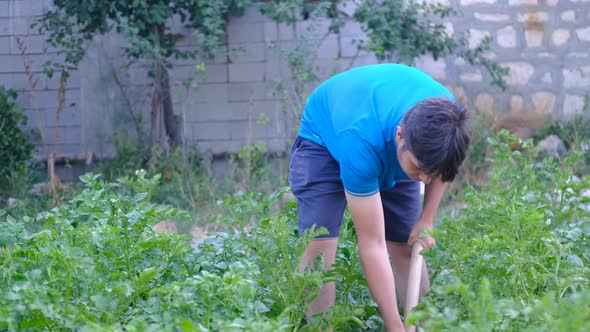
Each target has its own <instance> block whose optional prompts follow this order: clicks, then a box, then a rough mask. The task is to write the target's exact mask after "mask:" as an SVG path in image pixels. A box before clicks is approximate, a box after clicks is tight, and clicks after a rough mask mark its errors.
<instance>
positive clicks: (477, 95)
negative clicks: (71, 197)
mask: <svg viewBox="0 0 590 332" xmlns="http://www.w3.org/2000/svg"><path fill="white" fill-rule="evenodd" d="M426 1H437V0H426ZM49 3H50V1H48V0H43V1H41V0H0V84H3V85H5V86H7V87H8V88H13V89H16V90H19V91H20V92H21V93H20V97H19V100H18V101H19V103H20V104H21V105H22V106H23V107H25V108H26V109H27V114H28V115H29V117H30V126H31V127H32V128H33V129H35V128H41V129H42V132H43V136H44V139H45V143H46V146H48V148H50V149H56V150H57V151H58V154H60V155H64V156H70V157H72V156H83V155H85V154H86V153H87V152H92V153H95V154H97V155H98V156H109V155H112V154H113V153H114V149H113V145H112V138H113V137H114V135H115V134H116V131H115V130H114V128H121V127H120V125H121V124H122V125H123V126H128V127H130V126H131V122H129V119H131V118H134V117H137V116H138V115H139V114H143V118H144V119H148V118H149V116H148V114H149V90H150V87H149V84H148V83H146V82H148V80H147V79H146V76H145V74H146V70H145V68H142V67H141V66H136V67H132V68H131V69H129V70H127V69H123V64H124V59H123V58H122V56H121V52H120V50H121V45H123V41H122V40H121V38H118V37H117V36H114V35H109V36H104V37H101V38H97V39H96V41H95V42H94V43H92V44H91V45H89V47H88V54H87V57H86V58H85V59H84V61H83V63H82V64H81V66H80V70H79V71H78V72H75V73H73V77H72V79H71V80H70V81H69V83H68V85H67V89H66V107H65V109H64V111H63V113H62V114H60V116H59V119H58V118H57V116H56V114H55V113H56V112H55V111H56V108H57V92H58V82H57V81H56V80H55V79H48V78H47V77H45V76H44V75H43V74H42V73H41V71H42V64H43V63H44V62H45V61H46V60H48V59H51V58H52V57H54V56H55V50H53V49H51V48H49V47H48V46H47V45H46V43H45V42H44V38H43V36H40V35H38V34H37V33H36V31H35V30H34V29H31V28H30V27H29V25H30V23H32V22H33V21H34V19H35V17H36V16H38V15H40V14H41V13H42V12H43V10H44V8H46V7H47V6H48V5H49ZM450 4H451V5H452V6H453V7H454V8H457V9H459V10H460V11H461V12H462V15H460V16H459V17H456V18H453V19H450V20H449V21H447V22H445V24H446V26H447V28H448V29H449V31H454V32H462V31H466V30H469V31H470V33H471V40H470V43H471V44H472V45H475V44H476V43H477V42H478V41H479V40H480V39H481V38H483V37H484V36H491V37H492V38H493V42H492V51H491V52H489V54H488V56H489V57H490V58H492V59H494V60H495V61H497V62H498V63H500V64H502V65H504V66H507V67H509V68H510V69H511V74H510V77H509V78H508V83H509V88H508V90H507V91H501V90H500V89H498V88H496V87H492V86H491V85H490V78H489V77H488V75H487V73H485V71H482V70H481V69H480V68H477V67H473V66H470V65H468V64H466V63H465V62H464V61H463V60H461V59H457V58H453V57H448V58H446V59H441V60H438V61H434V60H433V59H431V58H430V57H423V58H420V59H418V61H417V63H416V65H417V66H418V67H419V68H421V69H423V70H425V71H426V72H428V73H429V74H431V75H432V76H433V77H434V78H436V79H438V80H440V81H441V82H442V83H443V84H445V85H447V86H448V87H449V88H451V90H453V91H454V92H455V94H456V95H457V96H458V97H459V98H460V99H461V100H462V101H463V102H464V104H465V105H466V106H467V107H468V108H471V109H474V110H479V111H485V110H494V111H495V112H536V113H542V114H553V115H555V116H557V117H567V116H571V115H572V114H574V113H576V112H588V108H586V109H584V105H585V98H586V97H587V96H589V95H590V0H450ZM343 11H344V12H347V13H352V12H354V7H353V6H352V5H351V4H349V5H347V6H346V7H344V8H343ZM315 23H316V24H317V25H318V27H319V32H320V33H321V32H322V31H324V30H326V29H327V24H326V22H315ZM310 24H312V23H311V22H308V21H303V22H300V23H299V24H297V25H296V26H294V27H289V26H285V25H281V24H276V23H274V22H272V21H271V20H269V19H268V18H266V17H264V16H262V15H261V14H260V13H258V12H257V11H256V10H248V11H247V12H246V14H245V15H244V16H241V17H231V18H230V20H229V24H228V28H227V33H228V34H227V43H228V45H227V46H228V49H229V50H234V49H239V50H240V51H238V52H236V51H229V52H225V53H222V54H220V55H219V56H217V57H216V58H215V59H214V60H213V61H211V62H209V63H207V64H206V66H205V67H206V72H205V74H200V73H199V71H197V70H196V69H195V63H191V62H187V61H179V62H177V63H176V65H175V67H174V69H173V70H172V71H171V78H172V81H173V99H174V106H175V110H176V111H177V112H178V113H182V115H183V117H184V119H185V121H184V135H185V138H186V140H187V142H189V144H192V143H197V144H198V146H199V148H201V149H202V150H208V151H211V152H212V153H214V154H219V153H225V152H237V151H238V150H239V148H240V147H242V146H244V145H245V144H247V143H253V142H256V141H258V140H261V141H264V142H266V143H267V144H268V146H269V149H270V150H271V151H285V150H286V149H287V148H288V146H289V142H288V141H287V140H286V138H287V137H289V135H290V134H291V133H292V131H293V130H294V129H295V127H296V122H295V121H292V120H290V119H289V118H290V117H289V114H290V113H289V112H287V113H285V112H284V110H285V106H286V105H285V102H284V101H283V100H281V99H280V98H279V97H278V96H276V95H273V93H272V91H273V90H275V88H276V86H277V83H278V82H283V83H288V81H289V77H290V75H289V69H288V67H287V65H286V62H285V60H284V58H283V57H281V55H280V54H279V53H278V52H277V50H276V49H275V48H272V47H269V43H278V44H279V45H280V46H281V47H285V48H289V47H293V46H294V45H295V43H296V40H297V39H298V38H300V37H301V36H302V35H303V34H305V33H306V29H307V28H308V27H309V25H310ZM176 29H182V28H179V27H176ZM362 36H363V34H362V29H361V28H360V26H358V25H357V24H354V23H352V22H351V23H349V24H347V25H346V26H345V27H344V28H343V29H342V31H341V33H340V34H338V35H330V36H328V37H327V38H326V39H324V40H323V43H322V44H321V45H319V46H318V47H317V54H316V55H317V58H316V59H315V65H317V66H318V70H319V73H320V76H321V77H322V78H326V77H328V76H329V75H330V74H332V73H335V72H338V71H342V70H345V69H347V68H350V67H354V66H359V65H364V64H371V63H376V62H377V60H376V59H375V58H374V57H373V56H371V55H368V54H363V53H360V54H357V51H356V48H355V46H354V45H353V44H352V41H353V40H354V39H359V38H362ZM17 40H22V41H23V43H24V45H26V48H27V49H26V50H25V51H24V52H23V50H22V49H21V48H19V44H18V43H17ZM183 46H185V47H191V43H190V41H189V40H187V41H185V45H183ZM25 63H29V65H30V73H31V75H32V80H29V79H28V78H27V75H26V73H25V66H24V64H25ZM186 79H194V80H195V82H197V84H196V87H195V88H190V89H186V88H184V87H183V85H182V84H181V83H182V82H183V81H185V80H186ZM31 82H36V83H35V84H36V85H35V90H34V91H33V93H31ZM292 111H293V110H292V109H291V111H290V112H292ZM261 114H263V115H264V118H266V119H267V120H268V121H266V122H265V123H259V121H257V119H259V118H260V116H261ZM37 131H38V130H37ZM36 143H37V144H38V146H42V144H41V141H40V139H39V135H37V141H36ZM41 154H42V153H41Z"/></svg>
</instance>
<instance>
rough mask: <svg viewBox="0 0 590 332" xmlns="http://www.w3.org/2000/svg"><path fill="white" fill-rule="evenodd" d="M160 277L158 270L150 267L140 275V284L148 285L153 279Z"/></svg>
mask: <svg viewBox="0 0 590 332" xmlns="http://www.w3.org/2000/svg"><path fill="white" fill-rule="evenodd" d="M157 275H158V269H157V268H155V267H148V268H147V269H145V270H143V271H141V273H140V274H139V278H138V280H139V282H140V283H141V284H147V283H148V282H150V281H151V280H152V279H154V278H155V277H156V276H157Z"/></svg>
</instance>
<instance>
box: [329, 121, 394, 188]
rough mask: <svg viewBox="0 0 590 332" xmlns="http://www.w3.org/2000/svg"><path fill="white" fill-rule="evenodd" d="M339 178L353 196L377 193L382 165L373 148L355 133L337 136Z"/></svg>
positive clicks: (345, 132)
mask: <svg viewBox="0 0 590 332" xmlns="http://www.w3.org/2000/svg"><path fill="white" fill-rule="evenodd" d="M338 142H339V149H340V151H339V155H340V158H339V159H340V160H339V163H340V177H341V179H342V183H343V185H344V189H345V190H346V191H347V192H348V193H349V194H351V195H353V196H361V197H362V196H371V195H373V194H375V193H377V192H378V191H379V175H380V174H381V173H382V169H383V164H382V162H381V160H380V159H379V156H378V154H377V152H376V151H375V149H374V147H373V146H372V145H371V144H369V143H368V142H367V141H366V140H365V139H364V138H363V137H361V136H360V135H359V134H358V133H356V132H355V131H351V130H347V131H344V132H342V133H340V134H339V135H338Z"/></svg>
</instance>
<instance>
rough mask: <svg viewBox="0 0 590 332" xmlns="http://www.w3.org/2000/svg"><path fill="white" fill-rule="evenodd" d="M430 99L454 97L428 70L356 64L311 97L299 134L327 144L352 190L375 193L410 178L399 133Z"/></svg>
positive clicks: (359, 193)
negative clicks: (399, 146)
mask: <svg viewBox="0 0 590 332" xmlns="http://www.w3.org/2000/svg"><path fill="white" fill-rule="evenodd" d="M430 97H444V98H449V99H450V100H453V101H454V100H455V99H454V97H453V95H452V94H451V93H450V92H449V91H448V90H447V89H446V88H445V87H444V86H442V85H441V84H440V83H438V82H436V81H435V80H434V79H432V78H431V77H430V76H428V75H427V74H426V73H424V72H422V71H420V70H418V69H416V68H412V67H408V66H404V65H399V64H378V65H370V66H363V67H357V68H354V69H351V70H348V71H346V72H343V73H340V74H338V75H335V76H333V77H332V78H330V79H328V80H326V81H325V82H323V83H322V84H320V85H319V86H318V87H317V88H316V89H315V90H314V92H313V93H312V94H311V96H310V97H309V98H308V99H307V103H306V107H305V111H304V112H303V117H302V119H301V127H300V130H299V136H301V137H303V138H306V139H308V140H311V141H313V142H315V143H317V144H320V145H323V146H325V147H326V148H327V149H328V151H330V153H331V154H332V156H333V157H334V159H336V161H338V163H339V164H340V176H341V178H342V182H343V184H344V188H345V189H346V191H347V192H349V193H350V194H352V195H355V196H370V195H373V194H375V193H376V192H378V191H379V190H382V189H390V188H392V187H393V186H394V185H395V183H396V181H398V180H403V179H408V176H407V175H406V174H405V173H404V172H403V170H402V169H401V167H400V164H399V161H398V159H397V153H396V150H397V148H396V144H395V133H396V128H397V126H398V125H399V123H400V122H401V120H402V117H403V116H404V114H405V113H406V112H407V111H408V110H409V109H411V108H412V107H413V106H414V105H416V104H417V103H419V102H420V101H422V100H424V99H426V98H430Z"/></svg>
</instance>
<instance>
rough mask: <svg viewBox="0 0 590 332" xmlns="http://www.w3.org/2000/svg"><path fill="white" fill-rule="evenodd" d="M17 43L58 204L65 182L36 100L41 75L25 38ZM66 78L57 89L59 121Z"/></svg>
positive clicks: (57, 138) (51, 186)
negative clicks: (58, 171)
mask: <svg viewBox="0 0 590 332" xmlns="http://www.w3.org/2000/svg"><path fill="white" fill-rule="evenodd" d="M16 44H17V47H18V49H19V52H20V55H21V58H22V59H23V65H24V69H25V74H26V76H27V81H28V82H29V97H30V99H31V105H32V106H33V109H34V110H35V114H36V115H37V116H36V120H37V121H36V122H37V129H38V131H39V136H40V137H41V144H42V146H43V150H44V152H45V153H47V154H48V155H47V173H48V176H49V191H50V193H51V196H52V198H53V202H54V204H56V203H57V202H56V197H57V194H58V192H60V191H63V184H62V183H61V180H60V179H59V177H58V176H57V175H56V174H55V159H56V158H57V153H56V151H55V150H54V151H52V152H49V151H48V150H49V149H48V148H47V141H46V139H45V131H44V130H43V126H42V114H41V110H40V109H39V106H38V105H37V101H36V98H35V97H36V95H35V92H36V89H37V84H38V83H39V77H35V75H34V73H33V72H32V70H31V60H30V59H29V57H28V56H27V50H28V47H27V45H26V44H25V42H24V40H23V39H22V38H20V37H16ZM65 91H66V89H65V79H64V77H63V75H62V76H61V78H60V81H59V88H58V91H57V101H58V107H57V111H56V114H55V115H56V116H55V117H56V121H57V123H59V120H60V115H61V113H62V112H63V109H64V104H65ZM55 138H56V142H58V141H59V129H58V127H56V128H55Z"/></svg>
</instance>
